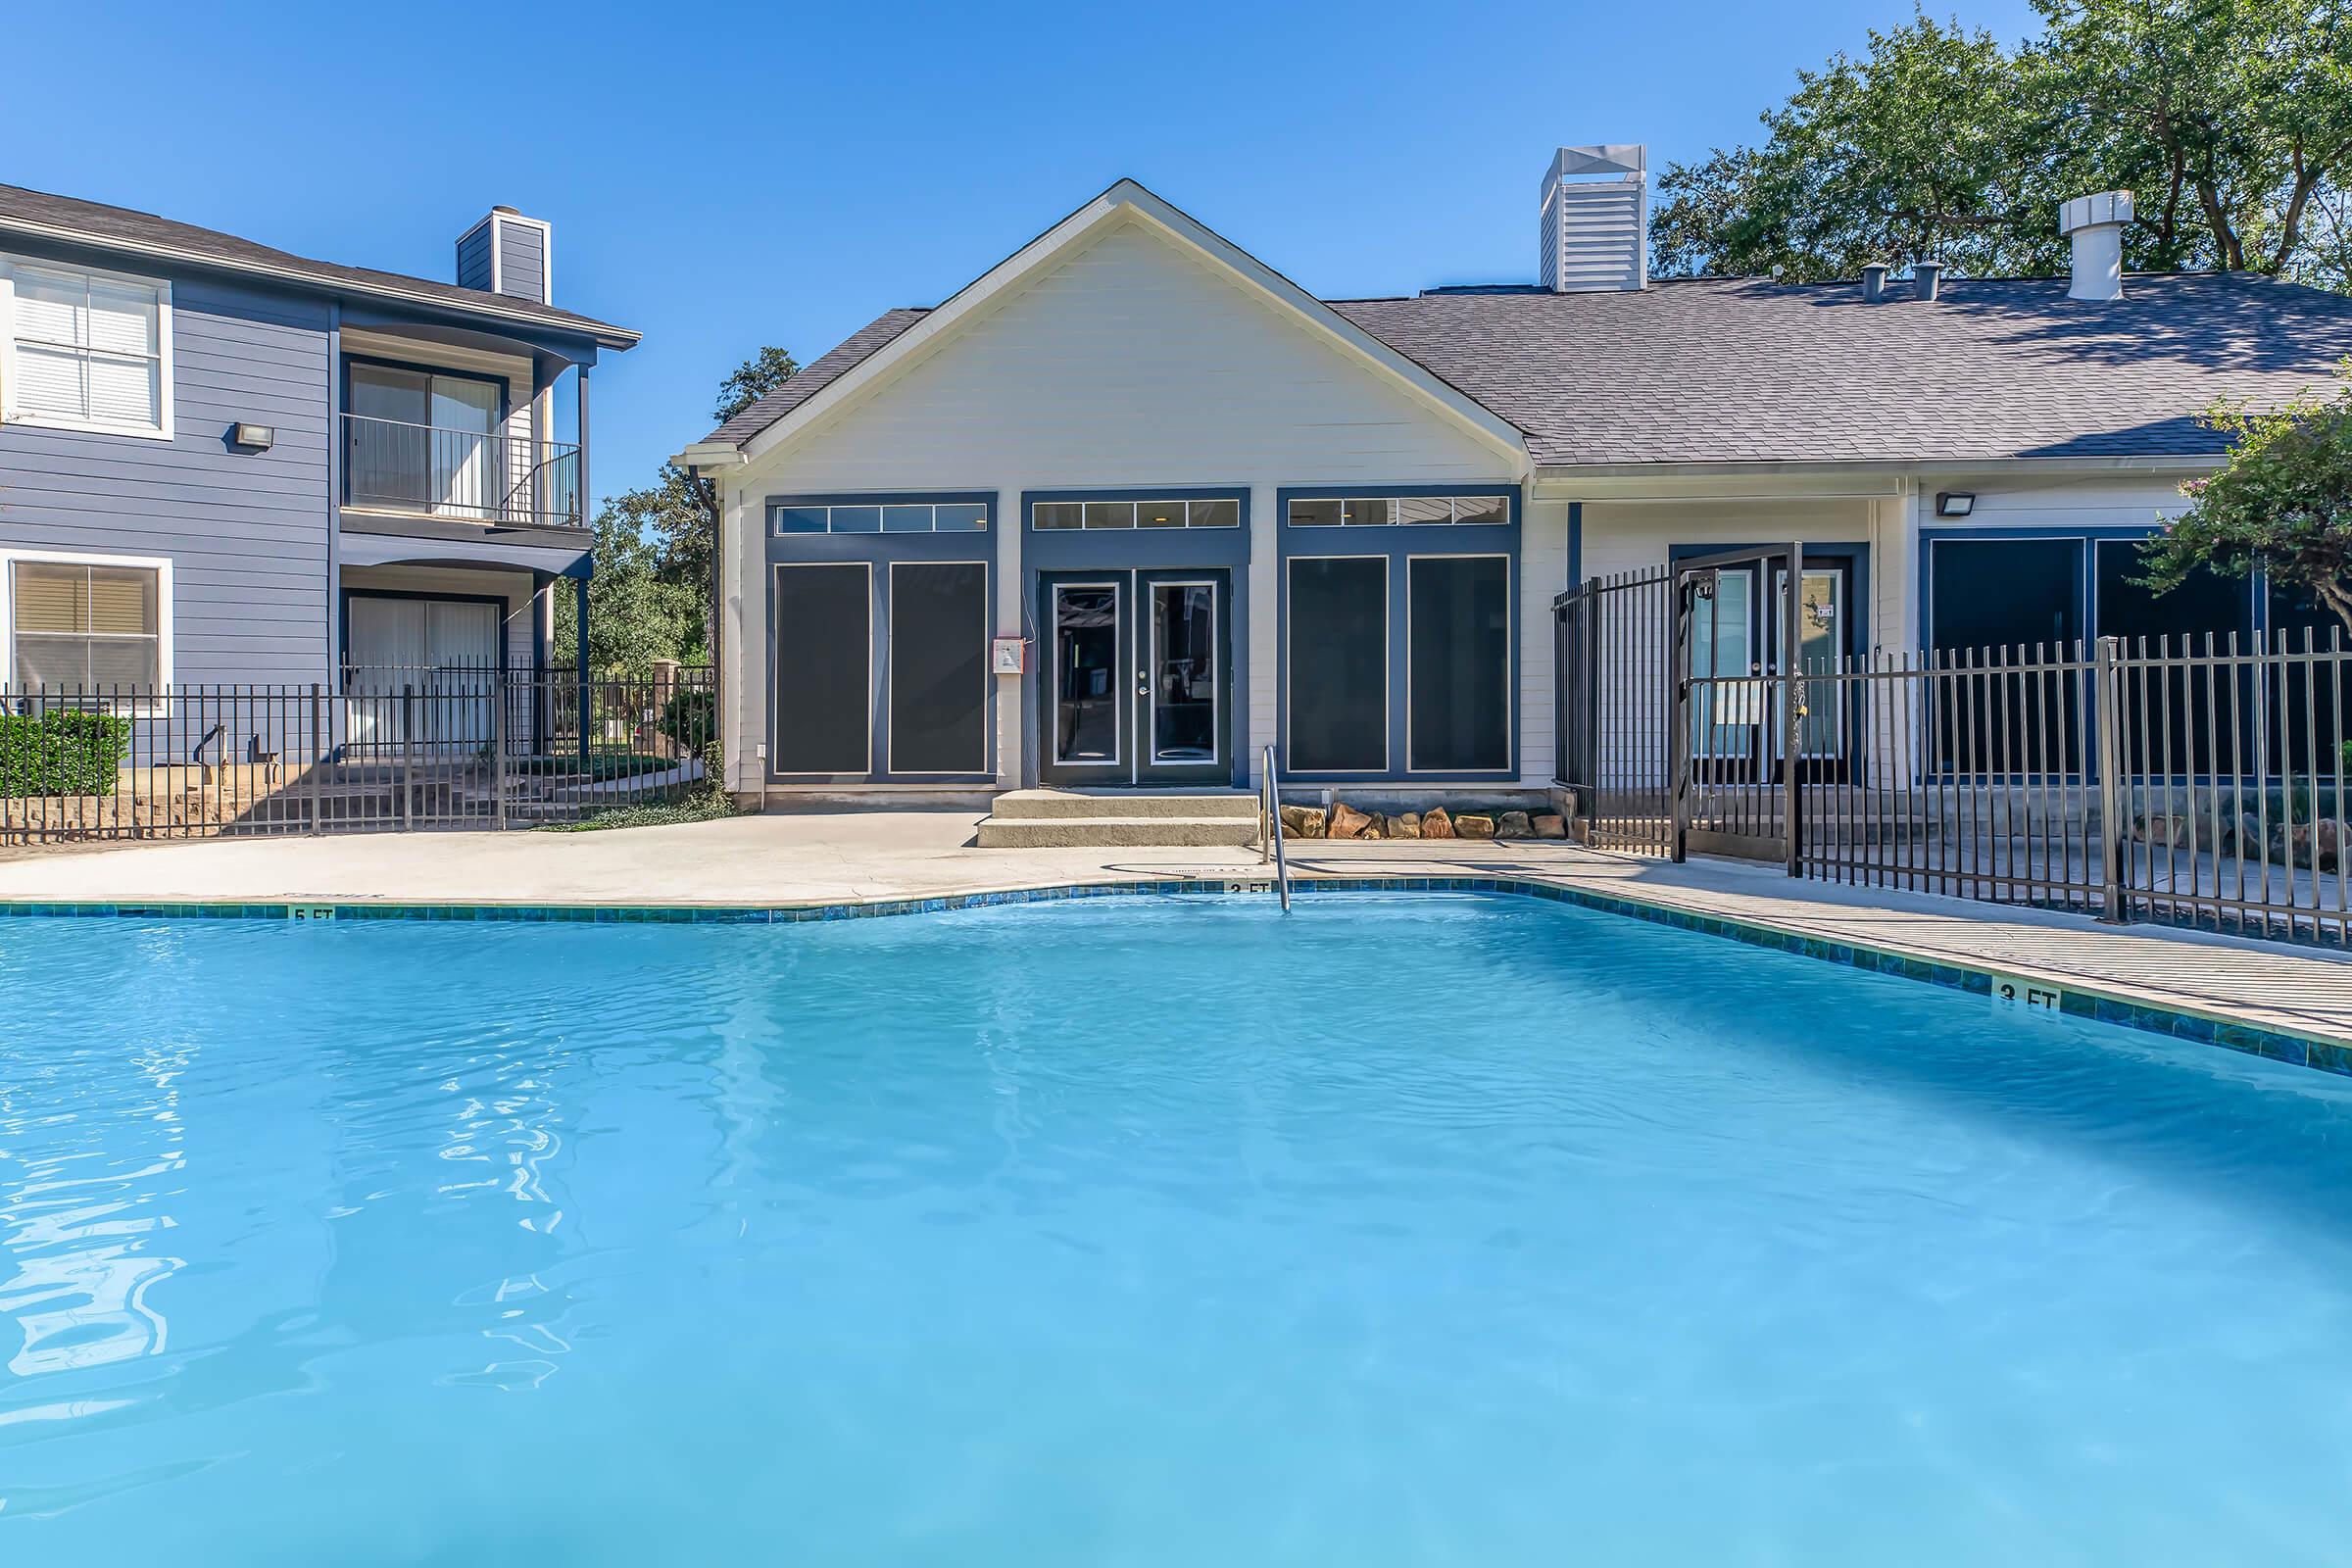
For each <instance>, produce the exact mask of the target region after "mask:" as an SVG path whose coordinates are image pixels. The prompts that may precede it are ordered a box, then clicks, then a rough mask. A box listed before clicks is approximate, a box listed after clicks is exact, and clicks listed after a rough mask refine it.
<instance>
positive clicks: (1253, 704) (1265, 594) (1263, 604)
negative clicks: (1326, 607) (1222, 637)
mask: <svg viewBox="0 0 2352 1568" xmlns="http://www.w3.org/2000/svg"><path fill="white" fill-rule="evenodd" d="M1274 489H1275V487H1274V486H1273V485H1270V484H1256V485H1251V486H1250V690H1249V691H1248V692H1247V693H1246V694H1244V705H1245V707H1246V709H1247V711H1248V712H1249V715H1250V721H1249V723H1247V724H1237V725H1236V726H1234V730H1235V733H1236V734H1238V735H1245V736H1247V737H1248V740H1249V746H1250V758H1249V762H1250V772H1249V777H1250V782H1251V783H1253V784H1254V783H1258V782H1260V781H1261V780H1262V777H1263V768H1264V760H1265V755H1266V748H1267V747H1269V746H1272V745H1274V744H1276V735H1275V724H1276V715H1277V711H1278V707H1279V704H1278V701H1277V698H1276V696H1275V693H1276V692H1277V690H1278V689H1279V681H1280V678H1281V664H1282V572H1281V564H1280V562H1279V560H1278V559H1277V554H1278V552H1277V548H1276V544H1275V541H1276V540H1277V539H1279V538H1280V537H1281V533H1280V528H1281V517H1280V515H1279V514H1278V510H1277V508H1276V505H1275V501H1274Z"/></svg>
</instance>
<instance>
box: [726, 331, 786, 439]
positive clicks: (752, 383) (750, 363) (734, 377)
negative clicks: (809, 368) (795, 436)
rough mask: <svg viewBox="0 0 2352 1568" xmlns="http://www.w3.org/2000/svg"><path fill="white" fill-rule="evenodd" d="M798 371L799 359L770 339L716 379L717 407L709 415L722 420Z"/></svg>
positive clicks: (739, 411) (764, 394) (744, 408)
mask: <svg viewBox="0 0 2352 1568" xmlns="http://www.w3.org/2000/svg"><path fill="white" fill-rule="evenodd" d="M800 373H801V367H800V365H799V363H798V362H797V361H795V360H794V359H793V357H792V356H791V355H790V354H788V353H786V352H785V351H784V350H782V349H780V348H777V347H776V346H775V345H774V344H772V343H771V344H769V345H768V346H767V347H765V348H763V349H761V350H760V352H759V353H757V354H755V355H753V356H752V357H751V358H750V359H748V360H746V361H744V362H743V363H742V364H741V365H739V366H737V367H736V368H735V369H734V372H733V373H732V374H730V375H729V376H728V377H727V378H726V379H725V380H724V381H721V382H719V383H718V408H717V410H716V411H715V412H714V415H713V417H715V418H716V419H717V420H718V422H719V423H721V424H724V423H726V422H727V421H728V420H729V419H732V418H733V417H735V416H737V415H738V414H741V413H742V412H743V411H744V410H746V409H748V408H750V407H751V406H752V405H753V404H755V403H757V402H759V401H760V399H761V398H763V397H765V396H767V395H768V394H769V393H770V392H773V391H774V390H775V389H776V388H778V387H780V386H782V385H783V384H784V383H785V382H787V381H789V380H791V379H792V378H793V377H794V376H796V375H798V374H800Z"/></svg>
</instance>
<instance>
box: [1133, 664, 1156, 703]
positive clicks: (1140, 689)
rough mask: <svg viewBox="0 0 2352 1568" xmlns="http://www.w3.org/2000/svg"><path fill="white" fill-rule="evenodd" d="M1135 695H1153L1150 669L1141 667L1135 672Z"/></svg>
mask: <svg viewBox="0 0 2352 1568" xmlns="http://www.w3.org/2000/svg"><path fill="white" fill-rule="evenodd" d="M1135 695H1136V696H1138V697H1149V696H1151V695H1152V672H1151V671H1150V670H1148V669H1139V670H1137V671H1136V672H1135Z"/></svg>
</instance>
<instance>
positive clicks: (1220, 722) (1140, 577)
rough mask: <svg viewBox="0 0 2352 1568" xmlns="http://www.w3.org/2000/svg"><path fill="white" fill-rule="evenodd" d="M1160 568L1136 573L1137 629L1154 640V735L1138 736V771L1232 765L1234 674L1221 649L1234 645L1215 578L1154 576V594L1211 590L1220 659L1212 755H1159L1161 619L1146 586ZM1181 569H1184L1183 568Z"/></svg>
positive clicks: (1150, 667) (1214, 643)
mask: <svg viewBox="0 0 2352 1568" xmlns="http://www.w3.org/2000/svg"><path fill="white" fill-rule="evenodd" d="M1152 531H1154V532H1157V531H1158V530H1156V529H1155V530H1152ZM1157 569H1158V568H1155V567H1152V566H1142V567H1138V568H1137V570H1136V584H1135V588H1136V592H1135V598H1136V608H1135V613H1136V618H1137V622H1138V625H1137V630H1138V632H1139V633H1140V632H1141V631H1142V629H1143V626H1144V625H1146V624H1148V625H1150V627H1151V628H1152V636H1151V641H1150V643H1149V645H1148V646H1149V647H1150V650H1151V655H1152V657H1151V658H1149V659H1147V660H1146V661H1144V669H1145V672H1146V673H1147V674H1148V675H1149V676H1150V677H1151V680H1152V690H1151V692H1150V693H1149V694H1147V695H1146V697H1145V699H1144V716H1145V717H1146V718H1147V719H1148V720H1150V724H1151V729H1152V733H1151V734H1149V735H1139V736H1137V737H1136V740H1135V764H1136V767H1137V768H1138V769H1142V768H1146V767H1153V768H1158V767H1208V768H1215V767H1227V766H1229V764H1228V762H1227V760H1226V758H1225V727H1224V726H1225V698H1224V687H1225V682H1226V680H1227V679H1228V678H1230V676H1231V674H1232V671H1230V670H1228V669H1227V668H1226V667H1225V664H1226V661H1225V659H1224V657H1223V652H1222V650H1223V649H1224V647H1225V645H1227V644H1229V643H1231V642H1232V640H1233V639H1232V636H1231V635H1230V633H1229V632H1228V631H1227V630H1226V625H1225V621H1226V614H1225V599H1226V595H1225V594H1224V593H1223V592H1220V591H1219V590H1220V587H1221V584H1220V583H1219V582H1218V580H1217V579H1216V578H1214V577H1158V576H1153V577H1152V580H1151V587H1152V589H1153V590H1154V591H1157V590H1158V589H1161V588H1205V589H1207V590H1208V603H1209V609H1210V611H1211V613H1212V615H1213V618H1212V620H1211V622H1210V625H1209V652H1210V655H1211V657H1212V658H1215V659H1216V660H1217V666H1216V668H1215V670H1214V671H1213V672H1212V678H1211V680H1210V681H1209V684H1208V720H1209V737H1210V740H1211V742H1212V743H1213V744H1212V745H1211V747H1210V750H1209V755H1208V756H1207V757H1205V758H1194V759H1185V758H1177V759H1174V760H1168V759H1163V758H1162V757H1161V756H1160V755H1159V738H1158V730H1159V616H1158V615H1157V614H1156V613H1148V612H1147V611H1146V609H1145V607H1144V604H1143V599H1144V587H1145V583H1144V579H1145V577H1146V576H1147V575H1149V574H1150V573H1152V572H1153V571H1155V570H1157ZM1178 569H1179V570H1181V569H1182V568H1178Z"/></svg>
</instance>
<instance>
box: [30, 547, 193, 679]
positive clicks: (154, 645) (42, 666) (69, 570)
mask: <svg viewBox="0 0 2352 1568" xmlns="http://www.w3.org/2000/svg"><path fill="white" fill-rule="evenodd" d="M7 566H8V576H9V584H8V591H9V623H10V641H11V643H12V647H11V649H10V652H9V680H10V683H11V684H12V685H15V686H18V687H24V688H29V687H48V688H50V689H51V690H60V689H62V690H66V691H74V690H83V689H88V690H96V691H101V692H103V691H106V690H108V689H110V688H115V687H123V688H129V689H133V690H137V691H140V692H152V691H154V690H155V689H156V688H157V687H159V686H161V685H163V683H164V659H163V601H164V587H163V572H162V569H161V568H160V567H156V566H113V565H96V564H81V563H76V562H63V561H31V560H19V561H15V562H10V563H8V564H7Z"/></svg>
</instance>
